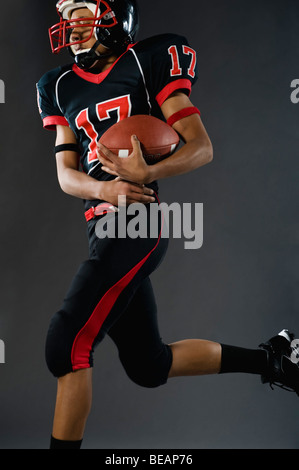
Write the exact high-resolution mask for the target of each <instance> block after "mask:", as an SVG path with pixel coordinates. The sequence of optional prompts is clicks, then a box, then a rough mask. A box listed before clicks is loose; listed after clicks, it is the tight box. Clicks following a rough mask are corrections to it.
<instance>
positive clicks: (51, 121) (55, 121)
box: [43, 116, 69, 131]
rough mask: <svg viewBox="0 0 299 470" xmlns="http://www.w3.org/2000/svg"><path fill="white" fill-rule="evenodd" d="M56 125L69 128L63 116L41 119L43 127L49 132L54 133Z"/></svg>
mask: <svg viewBox="0 0 299 470" xmlns="http://www.w3.org/2000/svg"><path fill="white" fill-rule="evenodd" d="M57 125H61V126H68V127H69V123H68V122H67V120H66V119H65V117H63V116H47V117H45V118H44V119H43V126H44V128H45V129H48V130H49V131H55V129H56V126H57Z"/></svg>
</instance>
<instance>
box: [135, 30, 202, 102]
mask: <svg viewBox="0 0 299 470" xmlns="http://www.w3.org/2000/svg"><path fill="white" fill-rule="evenodd" d="M141 62H143V63H144V64H145V81H146V84H147V86H148V89H149V93H150V95H151V98H152V99H155V100H156V102H157V103H158V105H159V106H161V105H162V104H163V103H164V101H165V100H166V99H167V98H168V97H169V96H170V95H171V94H172V93H173V92H174V91H178V90H180V91H183V92H184V93H186V94H187V95H188V96H189V95H190V93H191V88H192V86H193V84H194V83H195V82H196V80H197V78H198V73H197V58H196V51H195V50H194V49H192V48H191V47H190V45H189V43H188V41H187V39H186V38H185V37H183V36H179V35H176V34H164V35H160V36H155V37H154V38H151V40H150V41H148V43H147V44H146V47H145V50H144V54H143V57H141Z"/></svg>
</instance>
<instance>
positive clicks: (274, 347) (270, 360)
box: [259, 330, 299, 396]
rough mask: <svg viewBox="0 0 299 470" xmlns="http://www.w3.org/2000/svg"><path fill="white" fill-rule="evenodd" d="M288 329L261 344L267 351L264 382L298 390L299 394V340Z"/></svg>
mask: <svg viewBox="0 0 299 470" xmlns="http://www.w3.org/2000/svg"><path fill="white" fill-rule="evenodd" d="M294 338H295V336H294V335H293V334H292V333H290V332H289V331H288V330H282V331H281V332H280V333H278V335H277V336H274V337H273V338H271V339H269V341H267V342H266V343H262V344H260V345H259V347H260V348H261V349H263V350H264V351H266V352H267V368H266V370H265V372H264V374H262V377H261V379H262V383H269V384H270V387H271V388H272V389H273V385H276V386H277V387H280V388H283V389H284V390H288V391H290V392H296V393H297V395H298V396H299V340H298V339H294Z"/></svg>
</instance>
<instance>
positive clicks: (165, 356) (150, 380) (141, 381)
mask: <svg viewBox="0 0 299 470" xmlns="http://www.w3.org/2000/svg"><path fill="white" fill-rule="evenodd" d="M120 359H121V362H122V365H123V367H124V369H125V371H126V373H127V375H128V377H129V378H130V379H131V380H132V381H133V382H134V383H136V384H137V385H140V386H141V387H146V388H155V387H159V386H160V385H164V384H165V383H166V382H167V379H168V374H169V370H170V367H171V362H172V355H171V350H170V348H169V347H168V346H167V345H165V348H164V350H163V352H162V353H161V354H160V355H159V356H157V357H153V358H146V357H142V355H141V356H140V355H139V356H138V357H134V358H132V357H120Z"/></svg>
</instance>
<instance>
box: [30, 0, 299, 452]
mask: <svg viewBox="0 0 299 470" xmlns="http://www.w3.org/2000/svg"><path fill="white" fill-rule="evenodd" d="M57 12H58V15H59V22H58V23H57V24H56V25H54V26H53V27H52V28H50V30H49V33H50V42H51V47H52V51H53V52H54V53H58V52H59V51H60V50H61V49H63V48H67V49H68V51H69V53H70V55H71V56H72V58H73V60H72V63H71V64H69V65H66V66H65V67H59V68H57V69H55V70H52V71H50V72H48V73H46V74H45V75H44V76H43V77H42V78H41V79H40V81H39V82H38V84H37V91H38V104H39V110H40V114H41V117H42V120H43V125H44V128H45V129H50V130H55V131H56V144H55V153H56V160H57V172H58V180H59V183H60V186H61V188H62V190H63V191H64V192H66V193H67V194H70V195H72V196H75V197H78V198H81V199H83V201H84V206H85V218H86V222H87V229H88V237H89V250H90V257H89V259H88V260H86V261H84V262H83V263H82V265H81V266H80V267H79V269H78V272H77V274H76V275H75V277H74V279H73V281H72V283H71V285H70V288H69V291H68V292H67V294H66V297H65V299H64V302H63V305H62V306H61V308H60V309H59V310H58V312H57V313H56V314H55V315H54V316H53V318H52V320H51V323H50V326H49V331H48V335H47V340H46V360H47V364H48V367H49V369H50V371H51V372H52V374H53V375H54V376H55V377H57V378H58V387H57V397H56V407H55V413H54V422H53V429H52V435H51V444H50V448H51V449H55V448H63V449H66V448H70V449H72V448H80V446H81V443H82V439H83V435H84V428H85V424H86V420H87V417H88V414H89V411H90V406H91V396H92V367H93V351H94V349H95V347H96V346H97V345H98V344H99V343H100V342H101V340H102V339H103V338H104V336H105V335H106V334H108V335H109V336H110V337H111V338H112V340H113V341H114V342H115V344H116V346H117V348H118V352H119V358H120V361H121V363H122V365H123V367H124V369H125V371H126V373H127V374H128V376H129V377H130V378H131V379H132V380H133V381H134V382H136V383H137V384H139V385H141V386H144V387H157V386H159V385H162V384H165V383H166V382H167V380H168V378H170V377H176V376H183V375H190V376H192V375H201V374H218V373H226V372H246V373H253V374H260V375H261V377H262V381H263V382H268V383H270V384H273V383H275V384H277V385H280V386H282V387H285V388H288V389H290V390H292V391H295V392H297V394H298V393H299V369H298V365H297V364H296V361H295V360H291V353H292V340H293V339H294V337H293V335H292V334H291V333H289V332H288V331H287V330H283V331H282V332H281V333H280V334H278V335H277V336H274V337H273V338H271V339H270V340H269V341H268V342H266V343H264V344H262V345H260V347H259V348H257V349H245V348H240V347H236V346H229V345H224V344H220V343H216V342H213V341H208V340H202V339H190V340H183V341H179V342H176V343H172V344H165V343H164V342H163V341H162V340H161V337H160V333H159V328H158V322H157V313H156V304H155V298H154V294H153V290H152V287H151V283H150V279H149V275H150V274H151V273H152V272H153V270H154V269H156V267H157V266H158V265H159V263H160V262H161V260H162V259H163V256H164V254H165V251H166V248H167V240H166V239H165V238H164V237H161V234H159V236H157V237H156V238H153V237H150V236H149V237H148V238H145V239H140V238H137V239H130V238H128V237H127V238H121V237H119V238H117V237H116V238H109V237H106V238H105V239H100V238H98V237H97V234H96V233H95V227H96V224H97V222H98V221H99V220H100V219H101V217H103V215H104V214H107V213H109V212H113V213H114V214H116V215H115V218H116V219H117V204H118V197H119V195H123V196H126V202H127V204H131V203H133V202H141V203H143V204H144V205H145V206H146V207H147V208H149V207H150V204H151V203H152V202H157V200H158V199H157V194H158V185H157V180H159V179H162V178H167V177H171V176H174V175H180V174H183V173H186V172H189V171H192V170H194V169H196V168H199V167H201V166H202V165H205V164H207V163H209V162H210V161H211V160H212V157H213V151H212V145H211V142H210V139H209V136H208V134H207V132H206V130H205V127H204V125H203V123H202V120H201V117H200V112H199V110H198V109H197V108H196V107H195V106H194V105H193V104H192V102H191V101H190V92H191V87H192V85H193V84H194V83H195V81H196V79H197V64H196V52H195V51H194V49H193V48H192V47H190V45H189V44H188V42H187V40H186V38H184V37H182V36H179V35H175V34H163V35H159V36H155V37H151V38H149V39H146V40H142V41H139V42H138V41H136V33H137V30H138V25H139V17H138V10H137V5H136V1H135V0H94V1H93V0H88V1H80V0H60V1H59V2H58V3H57ZM136 114H148V115H153V116H155V117H158V118H160V119H163V120H165V121H166V122H167V123H168V124H169V125H171V126H173V128H174V129H175V130H176V131H177V132H178V134H179V135H180V136H181V139H182V141H183V143H184V145H182V146H181V148H179V150H177V151H176V152H175V153H174V154H173V155H172V156H170V157H169V158H168V159H166V160H163V161H161V162H159V163H156V164H155V165H150V166H149V165H147V164H146V162H145V160H144V159H143V156H142V151H141V148H140V143H139V141H138V139H137V138H136V137H135V136H132V145H133V151H132V153H131V154H130V155H129V157H128V158H118V157H117V156H116V155H114V154H113V153H111V152H110V151H109V150H108V149H107V148H105V147H104V146H103V145H100V144H98V140H99V138H100V137H101V135H102V134H103V133H104V132H105V131H106V130H107V129H108V128H109V127H110V126H112V125H113V124H115V123H116V122H118V121H119V120H121V119H125V118H126V117H128V116H132V115H136ZM80 168H81V171H80ZM148 212H149V211H148ZM160 217H161V216H160ZM159 224H160V225H159V227H160V229H161V226H162V220H159Z"/></svg>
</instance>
